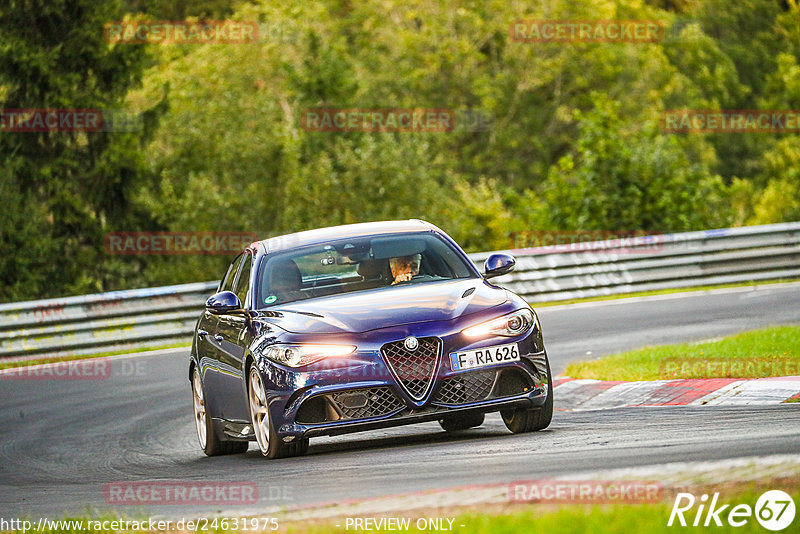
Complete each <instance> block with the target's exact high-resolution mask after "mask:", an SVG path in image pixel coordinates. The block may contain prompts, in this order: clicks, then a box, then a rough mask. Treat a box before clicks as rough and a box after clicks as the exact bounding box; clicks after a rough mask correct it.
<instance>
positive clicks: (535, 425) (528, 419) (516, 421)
mask: <svg viewBox="0 0 800 534" xmlns="http://www.w3.org/2000/svg"><path fill="white" fill-rule="evenodd" d="M500 415H501V416H503V422H504V423H505V424H506V428H508V429H509V430H510V431H511V432H513V433H514V434H522V433H524V432H535V431H537V430H544V429H545V428H547V427H548V426H550V422H551V421H552V420H553V377H552V375H551V373H550V361H549V360H548V361H547V400H546V401H545V402H544V405H543V406H540V407H537V408H517V409H513V410H502V411H501V412H500Z"/></svg>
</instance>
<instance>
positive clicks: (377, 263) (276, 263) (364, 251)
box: [255, 233, 477, 308]
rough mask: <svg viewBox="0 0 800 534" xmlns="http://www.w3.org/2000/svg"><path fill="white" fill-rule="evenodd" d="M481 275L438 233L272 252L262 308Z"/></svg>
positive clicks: (261, 283)
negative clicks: (354, 292) (383, 288)
mask: <svg viewBox="0 0 800 534" xmlns="http://www.w3.org/2000/svg"><path fill="white" fill-rule="evenodd" d="M475 276H477V275H476V274H475V273H474V271H473V270H472V269H471V268H470V266H469V265H468V264H467V262H466V261H465V259H464V258H463V257H462V256H461V254H460V253H459V252H458V251H457V250H456V249H455V248H454V247H453V246H452V245H451V244H450V243H448V242H446V241H445V240H444V239H442V238H440V237H439V236H437V235H435V234H433V233H411V234H398V235H383V236H372V237H358V238H351V239H342V240H339V241H332V242H329V243H324V244H320V245H313V246H309V247H303V248H298V249H295V250H290V251H286V252H280V253H276V254H271V255H269V256H267V257H266V258H265V261H262V262H261V266H260V267H259V273H258V283H257V285H256V288H257V291H256V295H255V297H256V299H257V300H255V302H257V303H258V306H257V307H259V308H262V307H269V306H275V305H278V304H285V303H288V302H294V301H297V300H304V299H308V298H313V297H320V296H328V295H337V294H339V293H349V292H353V291H364V290H368V289H376V288H381V287H393V286H397V287H400V286H407V285H411V284H421V283H426V282H432V281H437V280H452V279H458V278H472V277H475Z"/></svg>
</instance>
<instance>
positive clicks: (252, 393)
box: [247, 363, 308, 459]
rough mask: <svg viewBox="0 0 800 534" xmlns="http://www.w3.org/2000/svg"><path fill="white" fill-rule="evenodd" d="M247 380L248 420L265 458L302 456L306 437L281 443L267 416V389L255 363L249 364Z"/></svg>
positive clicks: (306, 447) (305, 449)
mask: <svg viewBox="0 0 800 534" xmlns="http://www.w3.org/2000/svg"><path fill="white" fill-rule="evenodd" d="M248 376H249V380H248V381H247V399H248V401H249V405H250V420H251V421H252V423H253V432H254V433H255V435H256V442H258V448H259V449H260V450H261V454H263V455H264V456H266V457H267V458H271V459H275V458H288V457H291V456H302V455H303V454H305V453H306V451H307V450H308V438H305V439H300V440H296V441H294V442H292V443H283V441H281V440H280V438H279V437H278V435H277V434H276V433H275V426H274V425H273V424H272V418H271V417H270V416H269V407H268V403H267V391H266V389H265V388H264V382H263V381H262V380H261V373H260V372H259V371H258V367H256V365H255V363H251V364H250V372H249V373H248Z"/></svg>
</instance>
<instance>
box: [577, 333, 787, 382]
mask: <svg viewBox="0 0 800 534" xmlns="http://www.w3.org/2000/svg"><path fill="white" fill-rule="evenodd" d="M564 374H565V375H567V376H570V377H573V378H594V379H596V380H663V379H677V378H764V377H768V376H796V375H800V326H775V327H769V328H763V329H760V330H752V331H750V332H744V333H741V334H737V335H734V336H730V337H725V338H722V339H718V340H711V341H705V342H700V343H682V344H678V345H661V346H657V347H645V348H642V349H637V350H632V351H628V352H622V353H619V354H612V355H610V356H604V357H602V358H599V359H597V360H592V361H586V362H573V363H571V364H569V366H567V369H566V371H565V372H564Z"/></svg>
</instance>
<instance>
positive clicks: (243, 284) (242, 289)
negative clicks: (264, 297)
mask: <svg viewBox="0 0 800 534" xmlns="http://www.w3.org/2000/svg"><path fill="white" fill-rule="evenodd" d="M243 257H244V260H243V262H242V268H241V269H239V276H238V277H237V278H236V283H235V284H234V289H233V292H234V293H236V296H237V297H239V300H240V301H241V302H242V306H244V303H245V298H246V297H247V290H248V289H250V269H251V268H252V266H253V256H251V255H250V254H247V253H245V254H244V256H243Z"/></svg>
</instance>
